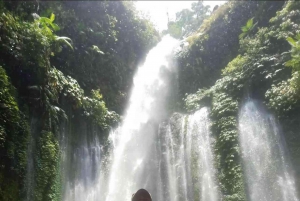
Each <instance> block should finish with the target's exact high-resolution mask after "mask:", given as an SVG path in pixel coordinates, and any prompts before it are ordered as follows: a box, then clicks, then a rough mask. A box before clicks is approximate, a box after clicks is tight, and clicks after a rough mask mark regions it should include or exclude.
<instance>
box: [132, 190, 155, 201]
mask: <svg viewBox="0 0 300 201" xmlns="http://www.w3.org/2000/svg"><path fill="white" fill-rule="evenodd" d="M140 196H143V197H145V198H148V199H150V200H152V198H151V195H150V193H149V192H148V191H147V190H145V189H140V190H138V191H137V192H136V193H135V194H133V195H132V198H131V200H132V201H136V199H137V198H138V197H140Z"/></svg>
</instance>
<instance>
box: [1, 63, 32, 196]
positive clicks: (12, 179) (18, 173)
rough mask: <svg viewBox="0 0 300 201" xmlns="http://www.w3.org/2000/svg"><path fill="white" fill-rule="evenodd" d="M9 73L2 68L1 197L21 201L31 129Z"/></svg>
mask: <svg viewBox="0 0 300 201" xmlns="http://www.w3.org/2000/svg"><path fill="white" fill-rule="evenodd" d="M15 92H16V91H15V88H14V87H13V86H12V85H11V83H10V81H9V78H8V76H7V75H6V72H5V70H4V69H3V68H2V67H1V66H0V109H1V112H0V155H1V161H0V197H1V198H2V199H3V200H4V201H8V200H20V198H21V192H20V191H19V189H20V188H22V187H23V186H24V183H23V179H24V178H25V173H26V165H27V153H26V150H27V145H28V141H29V131H28V130H29V129H28V124H27V120H26V118H25V115H24V114H23V113H22V112H21V111H20V109H19V106H18V104H17V101H16V97H15Z"/></svg>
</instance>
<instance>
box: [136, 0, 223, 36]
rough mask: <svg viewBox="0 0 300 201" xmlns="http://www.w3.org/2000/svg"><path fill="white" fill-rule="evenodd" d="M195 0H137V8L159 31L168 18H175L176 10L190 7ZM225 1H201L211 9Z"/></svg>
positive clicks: (162, 28)
mask: <svg viewBox="0 0 300 201" xmlns="http://www.w3.org/2000/svg"><path fill="white" fill-rule="evenodd" d="M194 2H197V1H137V2H135V4H136V8H137V10H139V11H141V12H143V13H144V14H146V15H148V16H149V17H150V19H151V21H152V22H153V23H154V24H155V26H156V27H157V29H158V30H159V31H162V30H164V29H167V24H168V18H169V20H174V19H175V14H176V12H179V11H181V10H182V9H186V8H187V9H190V8H191V5H192V3H194ZM225 2H226V1H203V3H204V5H209V6H210V9H213V8H214V6H215V5H221V4H224V3H225Z"/></svg>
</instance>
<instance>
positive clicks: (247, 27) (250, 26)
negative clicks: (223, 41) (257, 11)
mask: <svg viewBox="0 0 300 201" xmlns="http://www.w3.org/2000/svg"><path fill="white" fill-rule="evenodd" d="M256 25H257V22H256V23H255V24H253V18H251V19H249V20H248V21H247V23H246V25H245V26H242V28H241V30H242V32H243V33H241V34H240V35H239V38H240V39H242V38H244V37H245V36H246V35H248V34H250V33H251V31H252V30H253V29H254V27H255V26H256Z"/></svg>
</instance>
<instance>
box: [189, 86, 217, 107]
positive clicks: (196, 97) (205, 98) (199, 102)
mask: <svg viewBox="0 0 300 201" xmlns="http://www.w3.org/2000/svg"><path fill="white" fill-rule="evenodd" d="M210 98H211V90H207V89H199V90H198V91H197V92H196V93H195V94H189V95H187V97H186V99H184V101H185V109H186V110H187V111H194V110H197V109H200V108H201V107H203V106H207V105H209V104H210V102H211V100H210Z"/></svg>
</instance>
